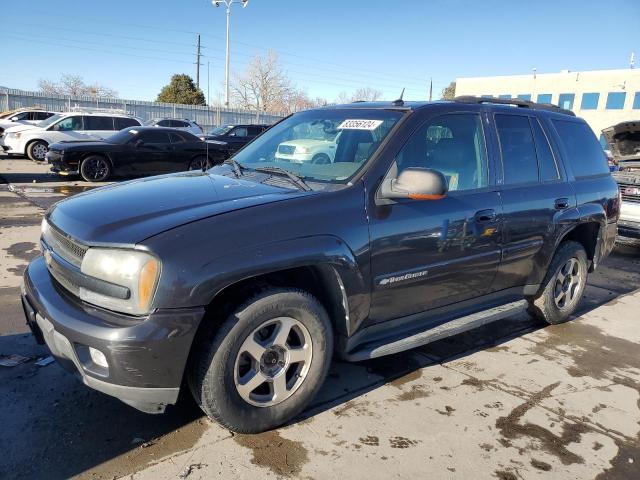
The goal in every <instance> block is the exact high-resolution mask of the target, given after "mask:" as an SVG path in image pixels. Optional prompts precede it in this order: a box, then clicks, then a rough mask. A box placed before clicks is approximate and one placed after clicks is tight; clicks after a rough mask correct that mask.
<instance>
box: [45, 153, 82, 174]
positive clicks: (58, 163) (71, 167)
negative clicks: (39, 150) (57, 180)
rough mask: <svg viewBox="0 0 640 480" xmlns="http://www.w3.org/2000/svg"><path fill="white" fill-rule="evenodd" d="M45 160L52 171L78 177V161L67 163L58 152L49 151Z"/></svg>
mask: <svg viewBox="0 0 640 480" xmlns="http://www.w3.org/2000/svg"><path fill="white" fill-rule="evenodd" d="M44 158H45V160H46V161H47V163H48V164H49V165H51V171H52V172H54V173H59V174H60V175H77V174H78V161H77V160H76V161H74V162H67V161H66V159H64V157H63V156H62V155H60V154H59V153H56V152H52V151H48V152H47V154H46V155H45V157H44Z"/></svg>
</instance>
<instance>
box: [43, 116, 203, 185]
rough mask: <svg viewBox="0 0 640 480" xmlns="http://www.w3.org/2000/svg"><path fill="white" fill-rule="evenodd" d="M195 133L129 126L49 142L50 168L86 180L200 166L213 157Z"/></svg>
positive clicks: (175, 170) (181, 169) (152, 173)
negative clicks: (97, 136)
mask: <svg viewBox="0 0 640 480" xmlns="http://www.w3.org/2000/svg"><path fill="white" fill-rule="evenodd" d="M209 150H210V147H209V146H208V145H207V144H205V143H204V142H203V141H202V140H200V139H199V138H198V137H196V136H195V135H192V134H190V133H189V132H185V131H182V130H176V129H173V128H159V127H130V128H125V129H124V130H120V131H119V132H118V133H116V134H115V135H112V136H111V137H109V138H107V139H106V140H96V141H70V142H60V143H54V144H52V145H50V146H49V151H48V152H47V154H46V160H47V161H48V162H49V163H50V164H51V171H53V172H57V173H59V174H61V175H71V174H78V173H79V174H80V175H82V178H84V179H85V180H86V181H88V182H103V181H105V180H107V179H108V178H109V177H111V176H112V175H119V176H122V175H127V176H130V175H156V174H161V173H173V172H181V171H184V170H202V169H203V168H206V167H209V166H212V165H213V164H214V163H215V161H216V160H215V158H214V156H213V155H212V154H211V152H210V151H209Z"/></svg>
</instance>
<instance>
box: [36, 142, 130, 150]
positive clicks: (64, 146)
mask: <svg viewBox="0 0 640 480" xmlns="http://www.w3.org/2000/svg"><path fill="white" fill-rule="evenodd" d="M121 146H122V145H117V144H115V143H109V142H104V141H101V140H65V141H62V142H57V143H52V144H51V145H49V150H65V151H73V150H85V149H91V150H107V149H109V148H111V147H121Z"/></svg>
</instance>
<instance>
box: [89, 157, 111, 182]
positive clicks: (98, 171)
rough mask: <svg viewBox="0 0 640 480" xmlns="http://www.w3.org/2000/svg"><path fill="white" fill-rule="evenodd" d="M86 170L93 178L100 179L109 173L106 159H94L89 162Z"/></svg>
mask: <svg viewBox="0 0 640 480" xmlns="http://www.w3.org/2000/svg"><path fill="white" fill-rule="evenodd" d="M86 172H87V173H88V174H89V177H91V178H92V179H93V180H100V179H102V178H104V176H105V175H106V174H107V164H106V162H105V161H104V160H100V159H92V160H90V161H89V163H88V164H87V168H86Z"/></svg>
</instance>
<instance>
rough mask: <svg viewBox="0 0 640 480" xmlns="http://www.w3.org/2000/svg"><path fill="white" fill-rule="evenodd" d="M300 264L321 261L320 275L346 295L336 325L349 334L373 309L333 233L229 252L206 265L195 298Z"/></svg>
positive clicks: (203, 299)
mask: <svg viewBox="0 0 640 480" xmlns="http://www.w3.org/2000/svg"><path fill="white" fill-rule="evenodd" d="M296 267H312V268H317V267H320V268H321V270H322V272H321V278H322V279H323V280H324V281H325V282H330V284H329V287H330V288H331V290H333V291H334V292H339V293H337V295H338V296H339V297H341V299H342V305H343V308H344V311H345V312H346V315H345V318H344V319H337V322H336V323H337V324H336V328H337V330H338V332H339V333H341V334H343V335H347V336H349V335H351V334H352V333H353V331H354V330H355V329H357V327H358V325H360V323H361V322H362V321H363V320H364V319H365V318H366V316H367V315H368V313H369V305H370V295H369V294H370V292H369V289H368V288H367V282H366V280H365V276H364V275H363V273H362V272H361V269H360V267H359V265H358V262H357V260H356V256H355V255H354V253H353V252H352V251H351V249H350V248H349V246H348V245H347V244H346V243H345V242H344V241H343V240H342V239H340V238H338V237H335V236H332V235H314V236H308V237H298V238H295V239H290V240H283V241H277V242H272V243H268V244H263V245H255V246H252V247H249V248H247V249H240V250H235V251H232V252H227V253H226V254H225V255H224V256H220V257H217V258H215V259H214V260H212V261H210V262H207V263H206V264H205V265H203V266H202V271H201V272H200V275H199V276H200V278H201V281H199V282H198V283H197V285H196V286H194V288H193V289H192V291H191V300H192V303H193V304H199V305H207V304H209V303H211V301H212V300H213V299H214V298H215V297H216V295H218V294H219V293H220V292H222V291H223V290H224V289H225V288H227V287H229V286H232V285H233V284H235V283H237V282H240V281H242V280H246V279H249V278H252V277H257V276H260V275H264V274H268V273H274V272H278V271H282V270H287V269H291V268H296Z"/></svg>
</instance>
